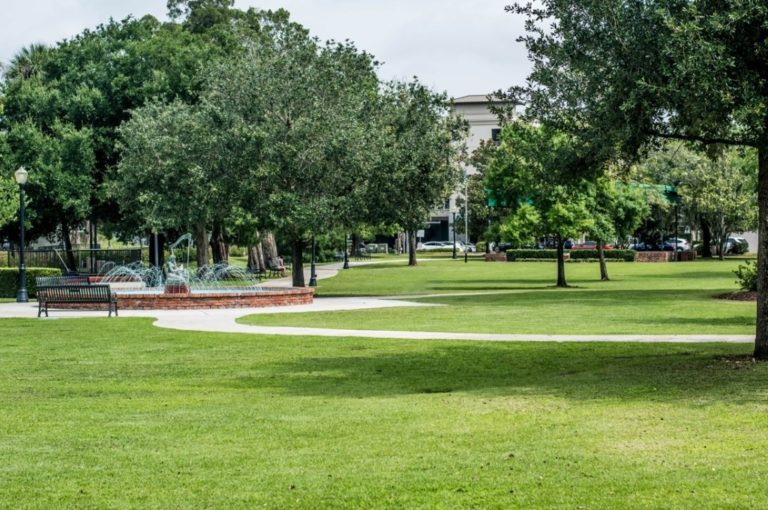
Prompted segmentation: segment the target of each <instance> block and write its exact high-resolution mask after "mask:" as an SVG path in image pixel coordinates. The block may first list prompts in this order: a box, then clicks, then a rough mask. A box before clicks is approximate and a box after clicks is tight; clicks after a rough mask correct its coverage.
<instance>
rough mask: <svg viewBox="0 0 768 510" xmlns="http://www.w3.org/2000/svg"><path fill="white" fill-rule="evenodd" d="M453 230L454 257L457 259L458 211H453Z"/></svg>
mask: <svg viewBox="0 0 768 510" xmlns="http://www.w3.org/2000/svg"><path fill="white" fill-rule="evenodd" d="M451 228H452V229H453V257H452V258H454V259H455V258H456V211H453V223H452V224H451Z"/></svg>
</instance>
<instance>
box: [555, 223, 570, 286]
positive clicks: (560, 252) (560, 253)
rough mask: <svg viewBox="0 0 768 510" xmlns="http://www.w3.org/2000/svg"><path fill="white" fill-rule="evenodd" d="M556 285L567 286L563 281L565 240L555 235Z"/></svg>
mask: <svg viewBox="0 0 768 510" xmlns="http://www.w3.org/2000/svg"><path fill="white" fill-rule="evenodd" d="M556 239H557V286H558V287H567V286H568V282H567V281H565V240H563V239H562V238H561V237H560V236H557V238H556Z"/></svg>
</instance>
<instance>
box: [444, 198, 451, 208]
mask: <svg viewBox="0 0 768 510" xmlns="http://www.w3.org/2000/svg"><path fill="white" fill-rule="evenodd" d="M450 208H451V199H450V198H446V199H445V202H443V209H450Z"/></svg>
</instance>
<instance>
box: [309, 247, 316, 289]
mask: <svg viewBox="0 0 768 510" xmlns="http://www.w3.org/2000/svg"><path fill="white" fill-rule="evenodd" d="M309 286H310V287H317V273H316V272H315V236H312V263H311V264H310V265H309Z"/></svg>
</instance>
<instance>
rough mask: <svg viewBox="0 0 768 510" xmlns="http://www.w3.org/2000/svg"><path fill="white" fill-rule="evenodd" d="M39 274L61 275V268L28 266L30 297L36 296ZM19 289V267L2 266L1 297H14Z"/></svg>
mask: <svg viewBox="0 0 768 510" xmlns="http://www.w3.org/2000/svg"><path fill="white" fill-rule="evenodd" d="M38 276H61V270H60V269H56V268H51V267H28V268H27V277H26V280H27V293H29V297H34V296H35V291H36V290H37V286H36V285H35V278H36V277H38ZM18 290H19V268H18V267H0V297H4V298H13V297H16V292H18Z"/></svg>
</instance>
